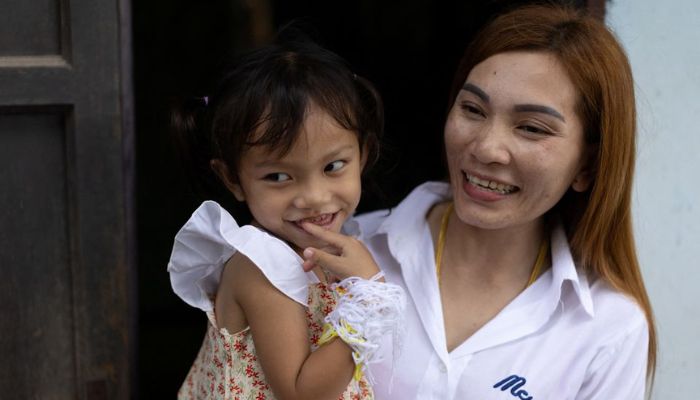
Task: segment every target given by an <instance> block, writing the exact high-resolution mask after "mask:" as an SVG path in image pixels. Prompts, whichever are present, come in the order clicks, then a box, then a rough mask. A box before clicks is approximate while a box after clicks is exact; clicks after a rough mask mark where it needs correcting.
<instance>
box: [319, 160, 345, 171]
mask: <svg viewBox="0 0 700 400" xmlns="http://www.w3.org/2000/svg"><path fill="white" fill-rule="evenodd" d="M344 166H345V161H343V160H336V161H333V162H332V163H330V164H328V165H326V168H325V169H324V171H325V172H335V171H338V170H340V169H341V168H343V167H344Z"/></svg>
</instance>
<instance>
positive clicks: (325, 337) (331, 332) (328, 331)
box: [318, 321, 365, 381]
mask: <svg viewBox="0 0 700 400" xmlns="http://www.w3.org/2000/svg"><path fill="white" fill-rule="evenodd" d="M341 324H342V325H343V328H345V330H347V331H348V332H350V333H352V334H355V333H357V330H355V328H353V327H352V326H351V325H350V324H348V323H347V322H345V321H341ZM337 337H340V336H339V335H338V332H337V331H336V330H335V328H334V327H333V325H331V324H329V323H325V324H323V333H321V337H320V338H318V346H319V347H321V346H323V345H325V344H327V343H328V342H330V341H331V340H333V339H335V338H337ZM341 340H343V341H345V342H346V343H348V344H349V343H363V342H364V341H365V340H364V339H362V338H360V339H350V338H347V340H346V339H345V338H341ZM353 354H354V355H355V357H356V358H357V357H359V353H358V352H356V351H353ZM352 378H353V379H354V380H355V381H359V380H360V379H362V363H357V364H355V371H354V372H353V374H352Z"/></svg>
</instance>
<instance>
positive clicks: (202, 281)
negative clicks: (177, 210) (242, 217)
mask: <svg viewBox="0 0 700 400" xmlns="http://www.w3.org/2000/svg"><path fill="white" fill-rule="evenodd" d="M237 251H238V252H241V253H242V254H243V255H245V256H246V257H248V258H249V259H250V260H251V261H252V262H253V263H254V264H255V265H256V266H257V267H258V268H259V269H260V270H261V271H262V273H263V274H264V275H265V277H266V278H267V279H268V280H269V281H270V283H272V284H273V285H274V286H275V287H276V288H277V289H278V290H280V291H281V292H282V293H284V294H285V295H287V296H288V297H290V298H291V299H293V300H295V301H296V302H298V303H300V304H302V305H304V306H306V305H307V301H308V285H309V283H310V282H318V279H317V278H316V276H315V275H314V274H313V273H311V272H308V273H307V272H304V270H303V269H302V267H301V264H302V262H303V260H302V259H301V257H299V255H297V254H296V253H295V252H294V250H292V249H291V248H290V247H289V246H288V245H287V244H286V243H285V242H283V241H282V240H280V239H278V238H276V237H274V236H272V235H270V234H268V233H267V232H265V231H262V230H260V229H258V228H256V227H254V226H251V225H244V226H239V225H238V223H236V221H235V220H234V219H233V217H232V216H231V214H229V213H228V212H227V211H226V210H225V209H224V208H223V207H221V206H220V205H219V204H218V203H216V202H214V201H205V202H204V203H202V205H200V206H199V208H197V210H196V211H195V212H194V213H193V214H192V217H190V219H189V220H188V221H187V222H186V223H185V225H184V226H183V227H182V229H180V231H179V232H178V233H177V235H176V236H175V243H174V244H173V251H172V253H171V255H170V261H169V262H168V272H169V273H170V282H171V284H172V287H173V290H174V291H175V293H176V294H177V295H178V296H179V297H180V298H182V300H184V301H185V302H186V303H187V304H189V305H191V306H193V307H197V308H199V309H201V310H203V311H212V310H213V309H214V304H213V303H212V298H213V297H214V296H215V295H216V291H217V289H218V287H219V283H220V281H221V272H222V271H223V268H224V265H225V264H226V262H227V261H228V259H229V258H231V256H233V255H234V254H235V253H236V252H237Z"/></svg>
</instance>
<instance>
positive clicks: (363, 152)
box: [360, 144, 367, 172]
mask: <svg viewBox="0 0 700 400" xmlns="http://www.w3.org/2000/svg"><path fill="white" fill-rule="evenodd" d="M365 165H367V145H366V144H365V145H364V146H363V147H362V149H361V150H360V171H361V172H365Z"/></svg>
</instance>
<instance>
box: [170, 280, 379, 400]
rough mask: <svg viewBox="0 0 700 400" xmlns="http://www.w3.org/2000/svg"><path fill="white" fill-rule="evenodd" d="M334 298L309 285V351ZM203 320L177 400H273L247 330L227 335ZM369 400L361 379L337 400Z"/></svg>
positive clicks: (212, 322) (325, 290)
mask: <svg viewBox="0 0 700 400" xmlns="http://www.w3.org/2000/svg"><path fill="white" fill-rule="evenodd" d="M336 295H337V294H336V293H335V292H334V291H333V290H331V289H330V287H329V286H328V285H326V284H323V283H311V284H309V307H308V308H307V309H306V324H307V327H308V332H309V341H310V346H311V349H312V351H313V350H316V349H317V348H318V346H317V343H318V339H319V337H320V336H321V333H322V330H323V328H322V327H323V318H324V317H325V316H326V315H327V314H328V313H330V312H331V311H333V309H334V308H335V304H336ZM207 317H209V327H208V328H207V334H206V336H205V338H204V343H202V347H201V349H200V350H199V354H198V355H197V358H196V359H195V361H194V364H193V365H192V368H190V372H189V373H188V374H187V378H185V382H184V383H183V384H182V387H181V388H180V391H179V392H178V399H181V400H185V399H187V400H190V399H217V400H218V399H222V400H229V399H231V400H239V399H240V400H244V399H245V400H270V399H274V398H275V396H274V395H273V394H272V390H271V389H270V385H268V384H267V382H266V380H265V375H264V374H263V371H262V368H261V367H260V363H259V362H258V358H257V356H256V354H255V346H254V344H253V335H251V333H250V329H249V328H246V329H244V330H242V331H240V332H238V333H234V334H230V333H228V332H227V331H226V329H225V328H222V329H218V328H217V325H216V318H215V316H214V312H207ZM373 398H374V396H373V394H372V390H371V388H370V386H369V384H368V383H367V381H366V378H365V377H363V378H362V379H361V380H360V381H357V382H356V381H354V380H353V381H351V382H350V383H349V384H348V387H347V388H346V389H345V392H343V394H342V395H341V396H340V397H339V398H338V399H339V400H360V399H362V400H366V399H373Z"/></svg>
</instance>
